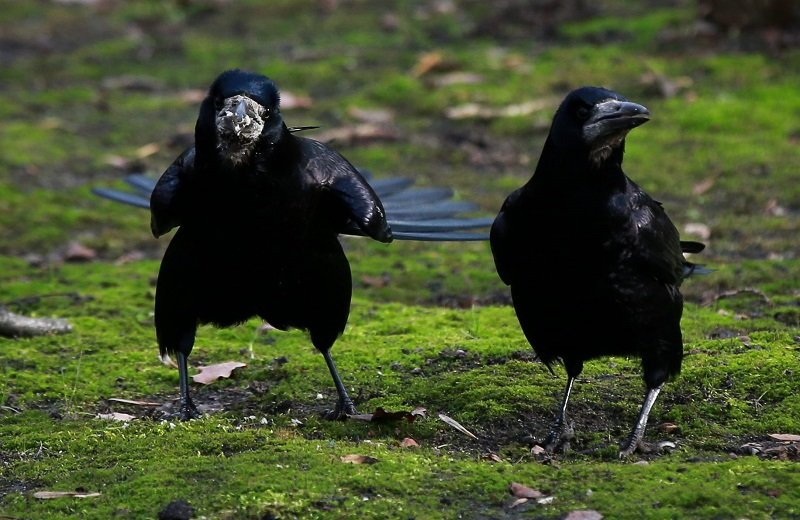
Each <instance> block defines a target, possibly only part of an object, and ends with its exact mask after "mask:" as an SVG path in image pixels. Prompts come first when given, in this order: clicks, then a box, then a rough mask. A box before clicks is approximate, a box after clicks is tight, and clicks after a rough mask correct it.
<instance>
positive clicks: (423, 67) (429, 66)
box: [413, 51, 444, 78]
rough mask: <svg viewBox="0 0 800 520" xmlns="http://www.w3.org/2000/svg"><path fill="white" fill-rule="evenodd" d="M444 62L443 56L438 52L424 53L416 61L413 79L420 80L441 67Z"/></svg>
mask: <svg viewBox="0 0 800 520" xmlns="http://www.w3.org/2000/svg"><path fill="white" fill-rule="evenodd" d="M443 62H444V56H443V55H442V53H441V52H439V51H433V52H426V53H425V54H423V55H422V56H420V57H419V59H418V60H417V64H416V65H414V71H413V74H414V77H415V78H420V77H422V76H424V75H425V74H427V73H429V72H431V71H433V70H435V69H436V68H437V67H439V66H441V65H442V63H443Z"/></svg>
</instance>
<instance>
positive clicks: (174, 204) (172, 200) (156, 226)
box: [130, 147, 194, 238]
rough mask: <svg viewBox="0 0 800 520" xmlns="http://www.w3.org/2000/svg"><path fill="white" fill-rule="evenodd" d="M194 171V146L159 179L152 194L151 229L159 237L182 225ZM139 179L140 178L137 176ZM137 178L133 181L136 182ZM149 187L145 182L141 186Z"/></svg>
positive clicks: (142, 187) (141, 187) (141, 188)
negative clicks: (189, 179) (188, 189)
mask: <svg viewBox="0 0 800 520" xmlns="http://www.w3.org/2000/svg"><path fill="white" fill-rule="evenodd" d="M193 172H194V147H192V148H189V149H187V150H186V151H185V152H183V153H182V154H181V155H180V156H179V157H178V158H177V159H175V162H173V163H172V164H171V165H170V166H169V168H167V170H166V171H165V172H164V173H163V174H162V175H161V178H159V179H158V181H157V182H156V184H155V186H154V187H153V191H152V193H151V194H150V230H151V231H152V232H153V236H154V237H156V238H158V237H160V236H161V235H163V234H165V233H168V232H169V231H170V230H171V229H172V228H175V227H178V226H180V225H181V220H182V217H183V214H184V206H185V203H186V202H185V200H186V196H185V193H186V190H187V187H186V185H187V179H188V178H189V177H191V174H192V173H193ZM135 179H136V180H138V178H135ZM136 180H134V181H131V182H130V183H131V184H134V185H136V184H135V182H136ZM137 187H139V188H140V190H141V191H143V190H145V189H146V188H147V185H146V184H145V183H141V184H140V185H139V186H137Z"/></svg>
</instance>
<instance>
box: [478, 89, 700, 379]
mask: <svg viewBox="0 0 800 520" xmlns="http://www.w3.org/2000/svg"><path fill="white" fill-rule="evenodd" d="M609 100H610V101H611V103H612V104H613V103H616V102H617V101H619V102H625V101H626V100H625V98H623V97H622V96H619V95H618V94H616V93H613V92H610V91H607V90H604V89H594V88H584V89H580V90H577V91H575V92H573V93H571V94H570V95H569V96H568V97H567V98H566V99H565V100H564V102H563V103H562V104H561V106H560V107H559V109H558V111H557V113H556V115H555V117H554V120H553V125H552V127H551V130H550V133H549V135H548V138H547V140H546V142H545V145H544V149H543V150H542V154H541V158H540V160H539V163H538V165H537V168H536V171H535V173H534V175H533V177H532V178H531V179H530V181H529V182H528V183H527V184H525V185H524V186H523V187H522V188H520V189H518V190H516V191H515V192H513V193H512V194H511V195H509V197H508V198H507V199H506V201H505V203H504V204H503V206H502V209H501V210H500V212H499V214H498V216H497V218H496V219H495V222H494V224H493V226H492V229H491V235H490V241H491V247H492V253H493V255H494V260H495V264H496V267H497V271H498V274H499V275H500V278H501V279H502V280H503V281H504V282H505V283H506V284H507V285H509V286H510V287H511V294H512V298H513V302H514V308H515V311H516V313H517V317H518V318H519V322H520V325H521V327H522V330H523V331H524V333H525V336H526V337H527V339H528V340H529V341H530V343H531V345H532V346H533V348H534V350H535V351H536V353H537V355H538V356H539V358H540V359H541V360H542V361H543V362H544V363H546V364H548V366H549V365H551V364H553V363H554V362H557V361H560V362H562V363H563V364H564V366H565V368H566V370H567V373H568V375H569V376H570V378H574V377H576V376H577V375H578V374H579V373H580V372H581V370H582V368H583V363H584V362H585V361H587V360H590V359H593V358H596V357H600V356H607V355H625V356H628V355H631V356H637V357H640V358H641V359H642V365H643V370H644V380H645V383H646V385H647V387H648V388H656V387H659V386H660V385H661V384H663V383H664V381H666V380H668V379H669V378H671V377H673V376H675V375H677V374H678V373H679V371H680V367H681V359H682V357H683V348H682V338H681V330H680V319H681V313H682V309H683V300H682V297H681V293H680V291H679V287H680V284H681V282H682V280H683V278H684V276H685V275H686V274H687V269H689V270H691V269H693V265H692V264H690V263H688V262H687V261H686V260H685V259H684V257H683V254H682V252H683V251H684V250H686V251H690V252H699V251H700V250H701V249H702V247H703V246H702V244H698V243H692V242H681V241H680V239H679V236H678V231H677V230H676V228H675V226H674V225H673V224H672V222H671V221H670V219H669V218H668V216H667V214H666V213H665V211H664V209H663V208H662V207H661V204H659V203H658V202H657V201H655V200H653V199H652V198H651V197H650V196H648V195H647V194H646V193H645V192H644V191H643V190H642V189H641V188H640V187H639V186H638V185H637V184H636V183H634V182H633V181H632V180H631V179H630V178H628V177H627V176H626V175H625V173H624V172H623V170H622V157H623V153H624V136H625V133H622V134H621V138H620V139H619V140H618V141H615V140H613V139H612V140H611V142H612V143H615V146H616V147H614V146H612V147H611V148H610V149H609V150H606V152H608V155H607V158H606V159H605V160H603V161H599V162H597V161H596V160H595V159H594V157H595V155H594V154H595V152H596V150H597V149H598V148H599V146H600V145H599V144H598V141H593V142H592V143H589V142H587V137H586V135H587V134H586V133H585V131H584V130H583V128H584V127H585V126H586V125H588V124H589V121H588V120H587V118H588V117H589V116H588V115H587V114H589V113H590V111H591V109H592V107H595V106H597V105H598V104H599V103H601V102H604V101H609ZM631 110H633V109H631ZM637 117H640V118H641V116H639V115H637ZM631 124H632V125H636V124H641V121H638V122H632V123H631ZM626 131H627V130H626ZM600 144H603V142H600Z"/></svg>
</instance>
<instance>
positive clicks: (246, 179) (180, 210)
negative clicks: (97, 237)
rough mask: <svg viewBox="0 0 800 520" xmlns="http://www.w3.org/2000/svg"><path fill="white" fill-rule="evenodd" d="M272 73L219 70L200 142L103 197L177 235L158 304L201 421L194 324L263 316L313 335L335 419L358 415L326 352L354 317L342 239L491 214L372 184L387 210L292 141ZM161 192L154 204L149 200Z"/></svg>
mask: <svg viewBox="0 0 800 520" xmlns="http://www.w3.org/2000/svg"><path fill="white" fill-rule="evenodd" d="M308 128H310V127H292V128H290V127H287V126H286V124H285V123H284V121H283V118H282V116H281V111H280V96H279V91H278V88H277V86H276V85H275V83H274V82H273V81H272V80H270V79H269V78H267V77H265V76H263V75H260V74H255V73H252V72H246V71H242V70H238V69H234V70H229V71H226V72H223V73H222V74H221V75H220V76H219V77H217V79H216V80H215V81H214V82H213V84H212V85H211V87H210V89H209V91H208V95H207V96H206V97H205V99H204V100H203V101H202V103H201V105H200V112H199V116H198V118H197V124H196V126H195V143H194V146H192V147H190V148H189V149H187V150H186V151H184V152H183V153H182V154H181V155H180V156H179V157H178V158H177V159H176V160H175V162H174V163H173V164H172V165H171V166H170V167H169V168H167V170H166V171H165V172H164V173H163V174H162V176H161V178H160V179H159V180H158V182H157V183H155V184H153V183H152V182H151V181H150V180H149V179H147V178H146V177H142V176H132V177H130V178H129V179H128V181H129V182H130V183H131V184H133V185H134V187H136V188H137V189H138V190H139V192H140V194H131V193H126V192H120V191H116V190H106V189H97V190H95V192H96V193H97V194H99V195H102V196H105V197H108V198H111V199H114V200H117V201H120V202H125V203H128V204H133V205H137V206H143V207H149V208H150V212H151V226H150V227H151V230H152V233H153V235H154V236H155V237H157V238H158V237H160V236H162V235H164V234H165V233H167V232H169V231H170V230H172V229H173V228H175V227H178V230H177V231H176V233H175V235H174V236H173V238H172V240H171V241H170V243H169V246H168V247H167V250H166V252H165V253H164V257H163V260H162V262H161V267H160V270H159V274H158V281H157V286H156V298H155V328H156V336H157V339H158V345H159V349H160V352H161V355H162V357H163V356H166V355H170V354H171V355H173V356H175V357H176V358H177V364H178V373H179V381H180V409H179V418H180V419H181V420H188V419H192V418H195V417H198V416H199V412H198V410H197V408H196V406H195V405H194V403H193V402H192V399H191V397H190V395H189V379H188V370H187V359H188V357H189V354H190V353H191V351H192V347H193V345H194V340H195V333H196V330H197V326H198V324H206V323H210V324H213V325H215V326H218V327H229V326H233V325H235V324H239V323H241V322H243V321H245V320H247V319H249V318H251V317H254V316H258V317H261V318H262V319H264V320H265V321H267V322H268V323H269V324H271V325H272V326H274V327H276V328H278V329H281V330H286V329H290V328H296V329H302V330H305V331H308V333H309V335H310V337H311V342H312V343H313V344H314V346H315V347H316V348H317V349H318V350H319V351H320V352H321V353H322V355H323V357H324V358H325V362H326V363H327V365H328V369H329V370H330V374H331V376H332V378H333V382H334V385H335V386H336V390H337V393H338V401H337V403H336V406H335V408H334V409H333V410H332V411H330V412H329V413H328V414H327V415H326V417H327V418H329V419H339V418H343V417H345V416H347V415H353V414H356V413H357V411H356V408H355V406H354V404H353V401H352V400H351V399H350V397H349V396H348V395H347V391H346V389H345V386H344V384H343V383H342V380H341V378H340V377H339V374H338V371H337V369H336V365H335V363H334V361H333V358H332V357H331V354H330V349H331V347H332V346H333V344H334V342H335V341H336V339H337V338H338V336H339V335H340V334H341V333H342V332H343V331H344V328H345V325H346V323H347V318H348V315H349V312H350V297H351V293H352V281H351V273H350V265H349V263H348V261H347V258H346V257H345V254H344V252H343V250H342V246H341V244H340V242H339V238H338V236H339V234H340V233H346V234H354V235H363V236H367V237H370V238H372V239H374V240H377V241H380V242H385V243H388V242H391V241H392V240H393V239H394V238H403V239H416V240H479V239H485V238H486V236H485V235H481V234H479V233H477V234H475V233H463V232H461V230H462V229H470V228H476V227H488V226H489V224H491V219H455V218H450V217H451V216H452V215H453V214H455V213H458V212H461V211H464V210H469V209H471V206H464V205H463V204H459V203H458V202H454V201H448V200H445V201H443V202H442V199H445V198H448V197H449V196H450V195H452V191H450V190H440V189H436V188H428V189H419V190H411V191H409V190H404V188H407V187H408V184H409V182H407V181H405V180H403V179H390V180H388V181H384V182H380V181H375V183H374V184H375V186H376V187H378V188H380V189H381V191H383V192H384V193H385V194H386V200H387V207H389V208H392V209H393V211H395V212H396V213H397V215H398V217H399V218H398V219H396V220H393V221H392V224H393V225H395V226H396V228H397V229H399V231H393V229H392V226H390V222H389V221H388V220H387V216H386V209H385V208H384V205H383V204H382V202H381V200H380V199H379V197H378V195H377V194H376V191H375V189H373V187H372V185H370V184H369V183H368V182H367V181H366V179H365V178H364V176H362V175H361V174H360V173H359V171H357V170H356V169H355V168H354V167H353V166H352V165H351V164H350V163H349V162H348V161H347V160H346V159H345V158H344V157H342V156H341V155H340V154H338V153H337V152H335V151H333V150H332V149H330V148H328V147H326V146H325V145H323V144H322V143H319V142H317V141H314V140H312V139H306V138H302V137H298V136H297V135H295V133H296V132H298V131H300V130H305V129H308ZM147 191H152V193H151V195H150V199H149V201H148V200H147V199H145V198H143V197H142V195H141V193H142V192H147Z"/></svg>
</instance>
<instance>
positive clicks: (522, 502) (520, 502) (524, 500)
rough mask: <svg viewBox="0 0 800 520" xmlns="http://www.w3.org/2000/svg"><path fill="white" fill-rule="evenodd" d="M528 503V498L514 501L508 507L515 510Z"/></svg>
mask: <svg viewBox="0 0 800 520" xmlns="http://www.w3.org/2000/svg"><path fill="white" fill-rule="evenodd" d="M527 501H528V499H527V498H518V499H516V500H514V501H513V502H511V505H510V506H508V507H509V508H510V509H513V508H515V507H517V506H521V505H522V504H524V503H526V502H527Z"/></svg>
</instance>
